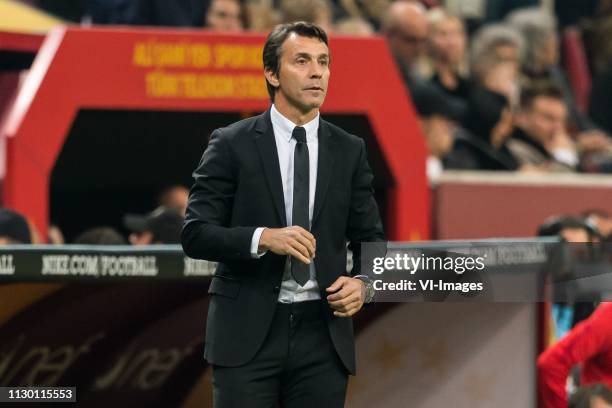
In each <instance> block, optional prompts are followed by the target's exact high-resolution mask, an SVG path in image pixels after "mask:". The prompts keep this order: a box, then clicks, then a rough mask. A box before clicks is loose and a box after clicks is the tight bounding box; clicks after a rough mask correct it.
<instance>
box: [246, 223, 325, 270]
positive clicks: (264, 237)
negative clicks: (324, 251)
mask: <svg viewBox="0 0 612 408" xmlns="http://www.w3.org/2000/svg"><path fill="white" fill-rule="evenodd" d="M316 249H317V241H316V240H315V237H314V236H313V235H312V234H311V233H310V232H308V231H307V230H305V229H304V228H302V227H300V226H297V225H293V226H291V227H286V228H266V229H264V230H263V232H262V233H261V237H260V238H259V249H258V251H259V252H263V251H272V252H274V253H275V254H278V255H291V256H293V257H294V258H297V259H299V260H300V261H302V262H304V263H305V264H310V260H311V259H312V258H314V256H315V251H316Z"/></svg>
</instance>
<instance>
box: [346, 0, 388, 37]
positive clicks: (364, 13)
mask: <svg viewBox="0 0 612 408" xmlns="http://www.w3.org/2000/svg"><path fill="white" fill-rule="evenodd" d="M338 2H339V3H340V6H341V8H342V9H343V11H345V12H346V13H347V14H348V16H350V17H356V18H361V19H364V20H366V21H367V22H369V23H370V24H372V26H373V27H374V29H375V30H378V29H379V28H380V27H381V26H382V24H383V23H382V21H383V19H384V15H385V13H386V12H387V9H388V8H389V5H390V4H391V1H390V0H365V1H364V0H339V1H338Z"/></svg>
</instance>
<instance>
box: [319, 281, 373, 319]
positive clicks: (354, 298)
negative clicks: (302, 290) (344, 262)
mask: <svg viewBox="0 0 612 408" xmlns="http://www.w3.org/2000/svg"><path fill="white" fill-rule="evenodd" d="M326 290H327V293H331V294H330V295H329V296H327V301H328V302H329V305H330V306H331V308H332V309H334V316H338V317H351V316H352V315H354V314H355V313H357V312H358V311H359V309H361V307H362V306H363V302H364V300H365V284H364V283H363V281H362V280H360V279H356V278H349V277H348V276H340V277H339V278H338V279H336V281H335V282H334V283H333V284H332V285H331V286H330V287H329V288H327V289H326Z"/></svg>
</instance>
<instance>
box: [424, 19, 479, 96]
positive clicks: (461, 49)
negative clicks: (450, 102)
mask: <svg viewBox="0 0 612 408" xmlns="http://www.w3.org/2000/svg"><path fill="white" fill-rule="evenodd" d="M427 20H428V23H429V35H428V37H429V40H428V52H427V56H428V57H429V58H428V60H426V63H425V67H424V69H423V70H424V71H425V75H428V76H429V77H430V80H431V81H432V82H433V83H434V84H435V85H436V86H438V88H440V89H441V90H442V91H443V92H444V93H446V94H448V95H450V96H454V97H456V98H459V99H463V100H467V98H468V97H469V94H470V83H469V81H468V80H467V79H466V77H465V71H466V57H465V54H466V44H467V35H466V32H465V26H464V24H463V21H462V20H461V19H460V18H459V17H456V16H452V15H450V14H448V13H446V12H445V11H444V10H443V9H442V8H435V9H432V10H430V11H429V12H428V13H427Z"/></svg>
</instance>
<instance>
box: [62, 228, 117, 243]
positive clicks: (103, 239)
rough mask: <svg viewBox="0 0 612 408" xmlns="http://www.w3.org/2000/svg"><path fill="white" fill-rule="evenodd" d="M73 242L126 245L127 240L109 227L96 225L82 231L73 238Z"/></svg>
mask: <svg viewBox="0 0 612 408" xmlns="http://www.w3.org/2000/svg"><path fill="white" fill-rule="evenodd" d="M74 243H75V244H82V245H126V244H127V241H126V240H125V238H123V236H122V235H121V234H120V233H119V232H117V231H116V230H115V229H113V228H111V227H96V228H90V229H88V230H85V231H84V232H82V233H81V234H80V235H79V236H78V237H76V238H75V240H74Z"/></svg>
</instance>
